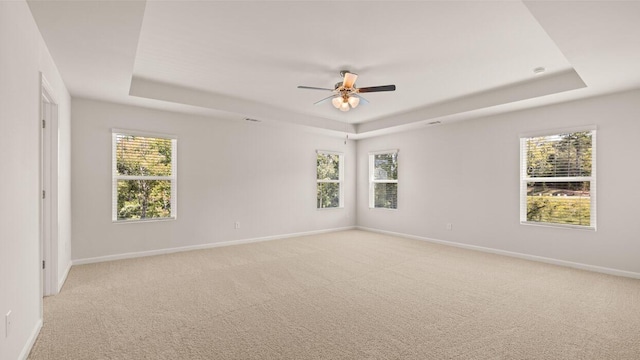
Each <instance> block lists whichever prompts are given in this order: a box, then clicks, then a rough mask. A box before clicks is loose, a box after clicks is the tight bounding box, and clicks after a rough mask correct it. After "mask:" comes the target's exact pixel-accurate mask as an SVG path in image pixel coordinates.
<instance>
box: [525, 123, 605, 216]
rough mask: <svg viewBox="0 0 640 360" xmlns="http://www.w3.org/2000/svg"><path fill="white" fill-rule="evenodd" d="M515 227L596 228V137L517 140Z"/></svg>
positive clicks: (563, 134)
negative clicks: (518, 223)
mask: <svg viewBox="0 0 640 360" xmlns="http://www.w3.org/2000/svg"><path fill="white" fill-rule="evenodd" d="M520 164H521V165H520V167H521V170H520V221H521V222H522V223H546V224H557V225H564V226H570V227H581V228H591V229H595V227H596V206H595V205H596V197H595V196H596V131H595V130H593V129H588V130H585V131H575V130H574V131H572V132H560V133H558V132H556V134H553V135H545V136H533V137H523V138H520Z"/></svg>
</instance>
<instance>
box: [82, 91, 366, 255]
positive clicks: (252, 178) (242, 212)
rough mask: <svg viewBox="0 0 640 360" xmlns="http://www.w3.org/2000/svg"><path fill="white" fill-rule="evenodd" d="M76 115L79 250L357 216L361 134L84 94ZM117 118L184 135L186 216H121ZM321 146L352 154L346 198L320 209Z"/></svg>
mask: <svg viewBox="0 0 640 360" xmlns="http://www.w3.org/2000/svg"><path fill="white" fill-rule="evenodd" d="M71 122H72V141H73V143H72V146H73V154H72V165H73V167H72V180H73V192H72V205H73V206H72V209H73V219H74V221H73V258H74V259H88V258H96V257H97V258H100V257H105V256H109V255H119V254H125V253H136V252H149V251H155V250H162V249H170V248H178V247H185V246H197V245H205V244H212V243H220V242H227V241H233V240H242V239H254V238H260V237H268V236H280V235H287V234H294V233H304V232H312V231H321V230H328V229H338V228H344V227H350V226H354V225H355V143H354V142H353V141H349V142H348V143H347V144H346V145H345V144H344V139H342V138H337V137H328V136H324V135H318V134H313V133H310V132H304V131H300V130H287V129H283V128H281V127H276V126H272V125H269V124H267V123H253V122H247V121H244V120H242V119H241V118H239V117H237V118H235V119H214V118H205V117H198V116H190V115H183V114H177V113H171V112H167V111H155V110H149V109H144V108H139V107H132V106H125V105H116V104H109V103H105V102H98V101H92V100H84V99H76V98H74V99H73V101H72V121H71ZM113 128H117V129H122V130H127V129H128V130H138V131H142V132H145V131H146V132H152V133H160V134H171V135H175V137H176V138H177V164H176V168H177V194H176V195H177V199H176V207H177V208H176V210H177V212H176V216H177V219H176V220H160V221H155V222H149V221H148V222H124V223H114V222H113V221H112V172H111V171H112V162H111V158H112V129H113ZM316 150H327V151H336V152H340V153H343V154H344V162H345V176H344V187H345V188H344V194H345V195H344V207H343V208H335V209H322V210H318V209H317V189H316V188H317V183H316V179H317V174H316V170H317V155H316ZM236 222H239V228H238V229H236V228H235V224H236Z"/></svg>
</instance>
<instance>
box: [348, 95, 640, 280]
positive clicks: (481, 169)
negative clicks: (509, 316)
mask: <svg viewBox="0 0 640 360" xmlns="http://www.w3.org/2000/svg"><path fill="white" fill-rule="evenodd" d="M639 116H640V91H633V92H627V93H622V94H616V95H610V96H605V97H599V98H592V99H587V100H582V101H576V102H571V103H565V104H559V105H554V106H547V107H542V108H536V109H530V110H526V111H520V112H514V113H509V114H504V115H500V116H493V117H488V118H483V119H476V120H469V121H465V122H457V123H451V124H444V125H440V126H435V127H433V126H432V127H425V128H424V129H423V130H420V131H411V132H404V133H398V134H392V135H388V136H381V137H376V138H371V139H366V140H361V141H358V144H357V154H358V155H357V157H358V165H357V166H358V183H357V186H358V208H357V223H358V225H359V226H362V227H368V228H375V229H380V230H384V231H391V232H398V233H403V234H408V235H414V236H419V237H425V238H431V239H437V240H445V241H452V242H456V243H461V244H467V245H475V246H482V247H488V248H492V249H498V250H504V251H510V252H517V253H523V254H528V255H535V256H541V257H548V258H553V259H558V260H563V261H569V262H576V263H582V264H588V265H593V266H600V267H606V268H612V269H617V270H624V271H630V272H635V273H640V257H639V256H638V254H640V221H639V220H638V215H639V214H640V210H639V209H640V208H639V204H640V192H639V191H637V189H636V188H637V184H638V179H640V166H638V165H639V162H638V155H639V154H640V152H639V151H638V149H637V145H638V135H639V134H640V120H639ZM592 124H595V125H597V126H598V134H597V216H598V223H597V226H598V230H597V231H596V232H593V231H585V230H575V229H559V228H549V227H540V226H530V225H520V223H519V135H520V134H521V133H526V132H531V131H537V130H547V129H557V128H563V127H572V126H581V125H592ZM392 148H397V149H400V152H399V155H398V167H399V168H398V170H399V174H398V177H399V185H398V186H399V188H398V197H399V199H398V210H396V211H390V210H381V209H369V208H368V202H367V196H368V193H367V189H368V183H367V181H368V180H367V174H368V173H367V171H368V170H367V167H368V163H367V153H368V152H369V151H375V150H385V149H392ZM446 223H452V225H453V227H452V231H447V230H446V225H445V224H446Z"/></svg>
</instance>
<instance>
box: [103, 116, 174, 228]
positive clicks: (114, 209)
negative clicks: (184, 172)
mask: <svg viewBox="0 0 640 360" xmlns="http://www.w3.org/2000/svg"><path fill="white" fill-rule="evenodd" d="M118 135H125V136H138V137H147V138H159V139H168V140H171V176H144V175H118V167H117V163H118V160H117V137H118ZM177 149H178V138H177V136H175V135H171V134H163V133H155V132H148V131H139V130H129V129H116V128H113V129H111V222H112V223H117V224H129V223H140V222H155V221H169V220H176V219H177V218H178V206H177V205H178V202H177V196H178V194H177V192H178V152H177ZM118 180H163V181H170V184H171V199H170V203H171V214H170V216H168V217H155V218H145V219H118Z"/></svg>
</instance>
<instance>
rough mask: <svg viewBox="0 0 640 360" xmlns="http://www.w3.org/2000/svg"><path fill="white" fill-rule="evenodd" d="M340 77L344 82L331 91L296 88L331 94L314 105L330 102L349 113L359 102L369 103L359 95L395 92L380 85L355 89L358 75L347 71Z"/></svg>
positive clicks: (394, 88) (394, 87)
mask: <svg viewBox="0 0 640 360" xmlns="http://www.w3.org/2000/svg"><path fill="white" fill-rule="evenodd" d="M340 76H341V77H342V78H343V79H344V80H343V81H342V82H338V83H336V84H335V86H334V88H333V89H329V88H321V87H313V86H298V89H310V90H325V91H331V92H333V94H332V95H331V96H328V97H326V98H324V99H322V100H320V101H316V102H315V103H314V105H317V104H320V103H323V102H325V101H328V100H331V103H332V104H333V106H334V107H335V108H336V109H340V111H349V109H352V108H356V106H358V104H360V101H363V102H364V103H368V102H369V101H368V100H367V99H365V98H363V97H362V96H360V94H362V93H371V92H380V91H395V90H396V86H395V85H382V86H371V87H365V88H356V79H357V78H358V74H354V73H352V72H350V71H349V70H342V71H340Z"/></svg>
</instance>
